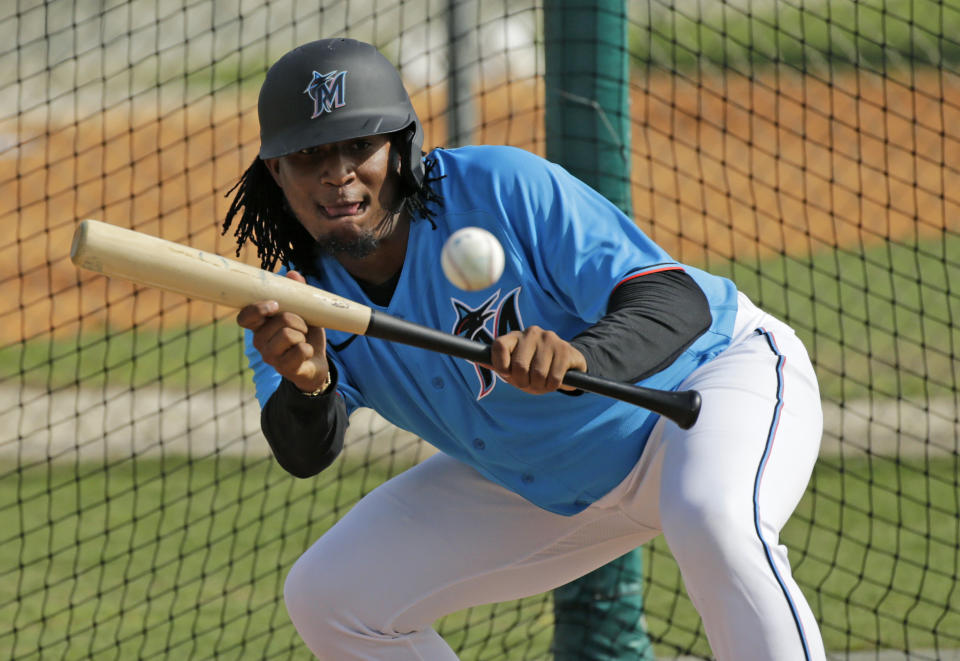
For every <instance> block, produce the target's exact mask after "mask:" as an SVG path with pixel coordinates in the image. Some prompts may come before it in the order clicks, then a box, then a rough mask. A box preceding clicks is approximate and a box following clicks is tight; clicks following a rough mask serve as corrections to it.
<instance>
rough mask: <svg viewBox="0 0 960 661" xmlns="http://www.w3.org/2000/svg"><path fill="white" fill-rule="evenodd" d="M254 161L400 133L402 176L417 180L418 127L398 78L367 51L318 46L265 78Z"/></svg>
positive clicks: (329, 43)
mask: <svg viewBox="0 0 960 661" xmlns="http://www.w3.org/2000/svg"><path fill="white" fill-rule="evenodd" d="M257 111H258V114H259V117H260V158H262V159H266V158H276V157H279V156H285V155H287V154H292V153H294V152H297V151H300V150H301V149H306V148H308V147H316V146H317V145H323V144H327V143H331V142H339V141H341V140H350V139H352V138H360V137H363V136H367V135H380V134H385V133H396V132H402V133H401V138H402V141H401V142H402V151H401V157H402V158H401V161H402V166H401V167H402V172H403V174H404V175H405V176H408V177H411V178H412V180H413V181H412V183H413V184H414V186H419V185H420V182H421V181H422V180H423V169H424V168H423V157H422V152H421V150H422V149H423V127H422V126H421V124H420V120H419V119H418V118H417V114H416V112H414V109H413V104H412V103H410V96H409V95H408V94H407V91H406V89H404V86H403V81H402V80H401V79H400V74H399V72H398V71H397V70H396V68H394V66H393V65H392V64H391V63H390V61H389V60H387V58H385V57H384V56H383V55H382V54H380V52H379V51H378V50H377V49H376V48H374V47H373V46H371V45H370V44H367V43H364V42H362V41H356V40H355V39H320V40H318V41H312V42H310V43H307V44H304V45H302V46H299V47H297V48H295V49H294V50H292V51H290V52H289V53H287V54H286V55H284V56H283V57H281V58H280V59H279V60H277V61H276V62H275V63H274V64H273V66H271V67H270V69H269V70H268V71H267V76H266V79H265V80H264V82H263V86H262V87H261V88H260V99H259V102H258V104H257Z"/></svg>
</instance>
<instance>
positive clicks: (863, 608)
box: [0, 456, 960, 660]
mask: <svg viewBox="0 0 960 661" xmlns="http://www.w3.org/2000/svg"><path fill="white" fill-rule="evenodd" d="M390 461H391V460H390V458H389V457H387V456H383V457H380V458H379V459H378V460H373V461H370V463H368V464H366V465H361V464H359V463H355V462H352V461H347V462H339V463H338V464H337V465H336V467H335V468H333V469H331V470H330V471H328V472H327V473H324V474H321V475H320V476H319V477H318V478H315V479H313V480H295V479H293V478H290V477H289V476H287V475H286V474H284V473H283V472H282V470H280V469H279V468H278V467H277V466H276V465H275V464H274V463H273V462H272V460H270V459H258V460H247V461H246V462H244V461H243V460H241V459H239V458H231V457H224V456H220V457H206V458H202V459H187V458H185V457H167V458H165V459H162V460H161V459H147V458H138V459H129V460H123V461H117V462H115V463H112V464H110V465H108V466H105V465H103V464H100V463H97V464H79V465H73V464H70V463H68V462H64V463H54V464H47V463H39V464H36V465H33V466H28V467H22V468H20V469H14V470H9V471H7V473H6V474H5V475H4V476H3V479H2V480H0V503H3V505H2V506H0V531H3V532H2V533H0V534H2V536H0V567H2V568H3V569H2V576H0V604H3V605H2V606H0V618H3V621H5V622H8V623H9V625H10V627H9V628H8V629H7V630H0V656H3V657H4V658H10V659H26V658H62V659H80V658H96V659H103V658H123V659H125V658H145V659H147V658H168V657H171V656H178V657H180V656H182V657H191V658H193V657H194V656H195V657H197V658H209V657H210V656H214V655H217V657H218V658H235V659H247V658H291V659H304V658H309V657H308V655H306V654H305V653H304V651H303V649H302V648H301V647H300V645H299V643H298V642H297V638H296V636H295V633H294V631H293V629H292V628H291V626H290V625H289V623H288V621H287V616H286V613H285V611H284V608H283V605H282V603H281V602H280V601H279V595H280V593H281V589H282V583H283V579H284V576H285V573H286V569H287V568H288V567H289V565H290V564H291V563H292V562H293V560H294V559H295V558H296V557H297V556H298V555H299V553H300V552H302V550H304V549H305V548H306V547H307V546H308V545H309V544H310V543H311V542H312V540H313V539H315V538H316V537H317V536H319V535H320V534H321V533H322V532H323V531H324V530H326V529H327V528H328V527H329V526H330V525H331V524H332V523H333V521H334V520H335V519H337V518H339V517H340V516H342V515H343V514H344V513H345V512H346V511H347V510H348V509H349V507H350V506H351V505H352V504H353V503H354V502H355V501H356V499H357V498H358V497H360V496H361V495H362V494H363V493H365V492H367V491H369V490H370V489H372V488H373V487H374V486H376V485H377V484H379V483H380V482H381V481H382V480H384V479H387V478H388V477H389V476H390V475H392V474H395V473H396V472H398V471H400V470H402V469H403V468H404V466H402V465H395V464H392V463H390ZM958 468H960V466H958V465H957V460H956V459H955V458H953V459H943V460H937V461H930V462H928V463H919V462H915V463H900V462H897V461H894V460H885V459H878V458H875V459H873V460H872V462H870V463H868V461H867V460H860V461H855V462H849V461H847V462H843V461H842V460H841V459H839V458H837V459H830V460H822V461H821V462H820V464H819V466H818V467H817V469H816V471H815V473H814V477H813V480H812V482H811V487H810V489H809V490H808V493H807V495H806V496H805V498H804V499H803V501H802V502H801V504H800V506H799V508H798V510H797V513H796V515H795V516H794V518H793V519H792V520H791V522H790V523H789V524H788V526H787V529H786V531H785V534H784V540H785V543H786V544H787V545H788V546H789V547H790V548H791V559H792V562H793V564H794V566H795V574H796V576H797V578H798V580H799V581H800V583H801V585H802V587H803V588H804V590H805V592H806V594H807V595H808V597H809V599H810V601H811V603H812V605H813V607H814V609H815V611H816V612H817V613H818V615H819V617H820V620H821V621H822V622H823V631H824V636H825V638H826V640H827V644H828V647H829V648H831V649H837V650H840V649H847V648H850V649H858V648H869V647H870V646H871V645H872V644H873V642H872V641H881V642H882V644H883V646H887V647H892V648H900V649H904V648H906V647H907V646H908V645H909V646H910V647H912V648H914V649H920V648H935V647H937V646H940V648H942V649H947V648H954V647H958V646H960V634H957V632H958V631H960V596H958V595H957V594H956V591H955V577H956V574H957V566H956V564H957V561H958V557H957V543H958V540H960V524H958V521H960V519H958V516H960V506H958V502H957V500H958V496H957V494H958V493H960V489H958V487H960V485H958V484H957V475H958ZM644 557H645V560H646V578H647V580H648V586H647V587H648V589H647V594H646V613H647V619H648V626H649V629H650V631H651V633H652V634H653V635H654V636H656V637H657V640H658V641H659V643H658V646H657V648H658V654H660V655H674V654H677V653H681V652H686V653H694V654H700V653H706V650H707V648H706V645H705V641H704V639H703V636H702V633H701V632H700V628H699V620H698V618H697V617H696V614H695V613H694V611H693V609H692V607H691V605H690V603H689V601H688V600H687V599H686V597H685V595H684V594H683V592H682V590H681V589H680V584H679V578H678V574H677V570H676V566H675V565H674V564H673V560H672V558H671V557H670V556H669V554H668V553H667V552H666V551H665V545H664V544H663V541H662V539H658V540H657V541H655V542H654V543H653V544H652V545H651V547H650V548H649V550H648V551H647V552H646V553H645V554H644ZM551 627H552V615H551V607H550V602H549V599H548V598H547V597H533V598H530V599H526V600H523V601H521V602H515V603H509V604H499V605H496V606H490V607H484V608H477V609H472V610H470V611H467V612H462V613H457V614H455V615H451V616H449V617H447V618H445V619H444V620H442V621H441V622H440V623H439V629H440V631H441V632H442V633H443V634H444V635H445V636H446V638H447V639H448V641H449V642H450V643H451V644H452V645H453V646H454V647H455V648H456V649H458V650H460V652H461V654H462V656H463V658H465V659H490V660H492V659H502V658H510V659H511V660H513V659H543V658H547V657H548V654H547V649H548V645H549V640H550V631H551Z"/></svg>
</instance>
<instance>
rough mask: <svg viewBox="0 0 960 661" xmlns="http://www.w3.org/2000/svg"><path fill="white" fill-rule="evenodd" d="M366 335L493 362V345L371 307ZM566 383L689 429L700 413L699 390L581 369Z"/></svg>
mask: <svg viewBox="0 0 960 661" xmlns="http://www.w3.org/2000/svg"><path fill="white" fill-rule="evenodd" d="M364 334H365V335H368V336H370V337H376V338H380V339H383V340H390V341H391V342H399V343H400V344H407V345H410V346H414V347H420V348H421V349H429V350H430V351H439V352H440V353H445V354H448V355H450V356H455V357H457V358H463V359H464V360H469V361H471V362H474V363H483V364H486V365H489V364H490V346H489V345H487V344H484V343H483V342H476V341H474V340H468V339H467V338H465V337H459V336H457V335H453V334H451V333H444V332H443V331H438V330H436V329H433V328H429V327H427V326H422V325H420V324H415V323H412V322H409V321H405V320H403V319H400V318H398V317H394V316H392V315H389V314H386V313H385V312H378V311H377V310H372V311H371V315H370V324H369V325H368V326H367V330H366V333H364ZM563 383H564V384H565V385H568V386H573V387H574V388H579V389H580V390H585V391H587V392H592V393H595V394H598V395H605V396H607V397H613V398H614V399H619V400H621V401H624V402H628V403H630V404H635V405H637V406H640V407H643V408H645V409H648V410H650V411H653V412H654V413H659V414H660V415H663V416H664V417H667V418H669V419H670V420H673V421H674V422H675V423H677V425H678V426H680V428H682V429H690V427H692V426H693V425H694V423H695V422H696V421H697V417H698V416H699V415H700V393H698V392H697V391H696V390H681V391H671V390H656V389H653V388H644V387H642V386H635V385H632V384H629V383H619V382H617V381H611V380H609V379H604V378H601V377H598V376H592V375H590V374H587V373H585V372H580V371H578V370H570V371H568V372H567V374H566V376H564V377H563Z"/></svg>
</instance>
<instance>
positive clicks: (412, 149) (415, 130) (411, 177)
mask: <svg viewBox="0 0 960 661" xmlns="http://www.w3.org/2000/svg"><path fill="white" fill-rule="evenodd" d="M399 138H400V139H399V144H398V145H397V146H398V148H399V149H398V151H399V152H400V177H401V179H403V181H404V183H405V184H407V185H408V186H410V188H411V189H412V190H416V189H418V188H420V186H421V185H422V184H423V176H424V168H423V152H422V149H423V128H421V126H420V122H414V123H413V124H411V125H410V126H409V127H407V128H406V129H404V130H403V131H401V132H400V135H399Z"/></svg>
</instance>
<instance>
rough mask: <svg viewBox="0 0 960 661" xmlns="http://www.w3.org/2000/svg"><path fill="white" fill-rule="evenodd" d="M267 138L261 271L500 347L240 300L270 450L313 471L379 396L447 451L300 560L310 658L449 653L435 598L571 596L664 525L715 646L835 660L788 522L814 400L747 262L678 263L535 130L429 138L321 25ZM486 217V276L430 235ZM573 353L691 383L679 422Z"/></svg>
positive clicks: (391, 87)
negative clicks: (486, 359)
mask: <svg viewBox="0 0 960 661" xmlns="http://www.w3.org/2000/svg"><path fill="white" fill-rule="evenodd" d="M259 117H260V126H261V146H260V153H259V157H258V158H257V159H255V161H254V162H253V164H252V165H251V166H250V168H249V169H248V170H247V172H246V173H245V174H244V176H243V178H242V179H241V181H240V183H239V184H238V187H237V188H236V195H235V197H234V200H233V204H232V206H231V208H230V211H229V213H228V215H227V218H226V221H225V223H224V231H227V230H228V229H229V228H230V227H231V226H232V225H233V223H234V222H236V226H235V232H236V237H237V240H238V244H239V245H243V243H244V242H245V241H248V240H249V241H251V242H252V243H253V244H254V245H256V246H257V250H258V255H259V257H260V259H261V261H262V265H263V267H264V268H268V269H273V268H275V267H277V266H280V267H282V268H283V269H284V270H285V271H286V274H287V276H288V277H290V278H293V279H295V280H298V281H306V282H307V283H309V284H311V285H315V286H317V287H320V288H323V289H325V290H328V291H332V292H335V293H337V294H340V295H342V296H344V297H347V298H350V299H354V300H357V301H360V302H362V303H364V304H367V305H369V306H371V307H373V308H374V309H382V310H384V311H386V312H387V313H389V314H391V315H395V316H397V317H401V318H405V319H407V320H409V321H413V322H416V323H419V324H423V325H426V326H430V327H433V328H439V329H442V330H446V331H450V332H452V333H456V334H459V335H462V336H464V337H469V338H471V339H477V340H482V341H484V342H488V343H490V345H491V362H490V364H489V365H474V364H471V363H469V362H467V361H463V360H460V359H456V358H452V357H449V356H446V355H442V354H439V353H433V352H428V351H424V350H422V349H418V348H414V347H408V346H405V345H400V344H395V343H390V342H386V341H383V340H378V339H372V338H367V337H363V336H356V335H349V334H346V333H343V332H335V331H331V330H324V329H323V328H318V327H314V326H309V325H307V324H306V323H305V322H304V321H303V319H302V318H300V317H298V316H296V315H294V314H291V313H288V312H283V311H280V310H278V306H277V304H276V302H274V301H261V302H259V303H257V304H254V305H250V306H247V307H246V308H244V309H243V310H241V311H240V313H239V314H238V318H237V319H238V323H239V324H240V325H241V326H242V327H244V328H245V329H246V331H245V337H246V340H247V355H248V357H249V360H250V366H251V367H252V370H253V374H254V381H255V384H256V395H257V398H258V400H259V402H260V404H261V406H262V428H263V432H264V435H265V436H266V438H267V440H268V442H269V443H270V446H271V448H272V450H273V453H274V455H275V457H276V459H277V461H278V462H279V463H280V464H281V465H282V466H283V467H284V468H285V469H286V470H288V471H289V472H290V473H292V474H293V475H296V476H299V477H309V476H312V475H315V474H316V473H318V472H319V471H321V470H323V469H324V468H326V467H327V466H328V465H330V463H331V462H332V461H334V459H335V458H336V456H337V454H338V452H339V451H340V449H341V447H342V444H343V434H344V429H345V428H346V426H347V421H348V416H349V415H350V413H351V412H352V411H354V410H355V409H357V408H359V407H362V406H366V407H370V408H373V409H375V410H376V411H378V412H379V413H380V414H381V415H382V416H383V417H384V418H386V419H387V420H389V421H390V422H392V423H394V424H396V425H397V426H399V427H401V428H404V429H407V430H409V431H411V432H413V433H415V434H417V435H419V436H420V437H422V438H423V439H425V440H426V441H428V442H429V443H431V444H433V445H434V446H436V447H437V448H438V449H439V450H440V452H439V453H437V454H436V455H434V456H433V457H431V458H430V459H428V460H426V461H424V462H423V463H421V464H419V465H417V466H416V467H414V468H412V469H410V470H408V471H406V472H404V473H403V474H401V475H398V476H397V477H395V478H393V479H391V480H389V481H388V482H386V483H385V484H383V485H381V486H380V487H378V488H377V489H376V490H374V491H373V492H372V493H370V494H369V495H367V496H366V497H364V498H363V499H362V500H361V501H360V502H359V503H357V504H356V506H354V507H353V509H352V510H351V511H350V512H349V513H348V514H347V515H346V516H344V517H343V518H342V519H341V520H340V521H339V522H338V523H336V524H335V525H334V526H333V527H332V528H331V529H330V530H329V531H328V532H327V533H326V534H324V535H323V536H322V537H321V538H320V539H319V540H318V541H317V542H316V543H315V544H314V545H313V546H311V547H310V548H309V549H307V551H306V552H305V553H304V554H303V555H302V556H301V557H300V559H299V560H298V561H297V562H296V563H295V565H294V566H293V567H292V569H291V570H290V573H289V575H288V578H287V581H286V585H285V589H284V598H285V601H286V605H287V609H288V612H289V614H290V617H291V618H292V620H293V623H294V625H295V627H296V629H297V631H298V632H299V634H300V636H301V637H302V638H303V640H304V642H305V643H306V645H307V646H308V647H309V648H310V650H311V651H312V652H313V653H314V654H315V655H316V656H317V657H319V658H321V659H333V660H336V661H343V660H346V659H377V660H389V661H400V660H407V659H410V660H413V659H418V660H424V659H426V660H429V661H442V660H444V659H455V658H456V657H455V655H454V653H453V651H452V650H451V649H450V647H449V646H448V645H447V644H446V643H445V642H444V641H443V639H442V638H441V637H440V636H439V635H438V634H437V633H436V631H435V630H434V629H433V628H432V623H433V622H434V621H435V620H436V619H437V618H439V617H441V616H443V615H445V614H448V613H451V612H454V611H458V610H461V609H464V608H467V607H471V606H475V605H478V604H483V603H490V602H497V601H505V600H512V599H517V598H521V597H525V596H529V595H533V594H537V593H541V592H545V591H548V590H551V589H553V588H556V587H558V586H560V585H562V584H565V583H567V582H569V581H572V580H574V579H576V578H578V577H580V576H582V575H584V574H586V573H587V572H589V571H591V570H593V569H596V568H597V567H600V566H602V565H604V564H606V563H607V562H609V561H611V560H613V559H614V558H617V557H619V556H620V555H622V554H624V553H626V552H628V551H630V550H631V549H633V548H636V547H637V546H639V545H641V544H643V543H644V542H647V541H648V540H650V539H653V538H654V537H655V536H657V535H660V534H661V533H662V534H663V535H664V536H665V538H666V541H667V543H668V544H669V546H670V549H671V552H672V553H673V555H674V557H675V558H676V561H677V563H678V565H679V567H680V570H681V572H682V575H683V580H684V584H685V587H686V589H687V592H688V593H689V595H690V598H691V599H692V601H693V603H694V605H695V606H696V608H697V610H698V612H699V614H700V616H701V617H702V619H703V623H704V626H705V629H706V633H707V637H708V639H709V642H710V645H711V647H712V649H713V652H714V654H715V655H716V657H717V658H718V659H721V660H730V661H745V660H757V661H761V660H764V661H769V660H782V661H794V660H800V659H807V660H809V659H824V658H825V654H824V649H823V643H822V641H821V637H820V633H819V630H818V626H817V622H816V621H815V619H814V616H813V613H812V612H811V610H810V608H809V606H808V604H807V602H806V600H805V599H804V596H803V594H802V593H801V592H800V590H799V588H798V586H797V584H796V583H795V581H794V579H793V578H792V576H791V570H790V565H789V563H788V560H787V551H786V549H785V548H784V547H783V546H781V545H780V544H779V542H778V535H779V532H780V530H781V529H782V528H783V525H784V524H785V522H786V521H787V519H788V518H789V516H790V515H791V513H792V512H793V510H794V508H795V507H796V505H797V503H798V501H799V500H800V497H801V495H802V494H803V492H804V489H805V487H806V484H807V481H808V479H809V476H810V473H811V470H812V467H813V464H814V461H815V459H816V456H817V451H818V447H819V441H820V434H821V428H822V416H821V409H820V399H819V393H818V386H817V382H816V377H815V375H814V371H813V369H812V367H811V364H810V361H809V359H808V357H807V354H806V351H805V350H804V347H803V346H802V344H801V342H800V341H799V340H798V339H797V337H796V335H795V334H794V332H793V331H792V330H791V329H790V328H789V327H788V326H786V325H785V324H784V323H782V322H781V321H778V320H777V319H775V318H773V317H771V316H769V315H767V314H765V313H764V312H763V311H762V310H760V309H758V308H757V307H756V306H755V305H754V304H752V303H751V302H750V301H749V300H748V299H747V297H746V296H744V295H743V294H742V293H739V292H738V291H737V289H736V287H735V286H734V284H733V283H732V282H730V281H729V280H726V279H724V278H720V277H716V276H713V275H710V274H708V273H705V272H703V271H701V270H698V269H696V268H693V267H691V266H688V265H684V264H680V263H678V262H677V261H676V260H674V259H673V258H671V257H670V256H669V255H668V254H667V253H666V252H664V251H663V250H662V249H661V248H660V247H659V246H658V245H656V244H655V243H654V242H653V241H651V240H650V238H649V237H647V236H645V235H644V234H643V233H642V232H641V231H640V230H639V229H638V228H637V227H636V226H635V225H634V224H633V223H632V222H631V221H630V220H629V219H628V218H627V217H626V216H624V214H623V213H621V212H620V211H619V210H618V209H617V208H616V207H615V206H614V205H613V204H611V203H609V202H608V201H607V200H605V199H604V198H603V197H601V196H600V195H599V194H597V193H596V192H594V191H593V190H592V189H590V188H589V187H588V186H586V185H584V184H583V183H582V182H580V181H578V180H576V179H575V178H574V177H572V176H571V175H569V174H568V173H567V172H566V171H564V170H563V169H562V168H560V167H558V166H556V165H555V164H551V163H549V162H547V161H545V160H543V159H541V158H539V157H537V156H535V155H533V154H530V153H527V152H525V151H522V150H520V149H515V148H510V147H501V146H472V147H463V148H459V149H451V150H444V149H436V150H434V151H432V152H431V153H429V154H427V155H424V154H423V153H422V151H421V149H422V144H423V131H422V128H421V124H420V122H419V121H418V119H417V117H416V114H415V113H414V110H413V107H412V105H411V103H410V100H409V98H408V96H407V93H406V91H405V90H404V88H403V85H402V82H401V80H400V77H399V75H398V72H397V71H396V70H395V69H394V67H393V66H392V65H391V64H390V63H389V62H388V61H387V60H386V59H385V58H384V57H383V56H382V55H380V54H379V53H378V52H377V51H376V50H375V49H374V48H373V47H372V46H370V45H368V44H365V43H362V42H358V41H353V40H349V39H326V40H320V41H315V42H312V43H308V44H305V45H303V46H300V47H298V48H296V49H294V50H292V51H291V52H289V53H287V54H286V55H284V56H283V57H282V58H280V60H278V61H277V62H276V63H275V64H274V65H273V66H272V67H271V69H270V70H269V71H268V72H267V76H266V79H265V81H264V83H263V86H262V88H261V92H260V98H259ZM466 226H477V227H482V228H484V229H487V230H489V231H490V232H492V233H493V234H494V235H495V236H496V237H497V238H498V240H499V241H500V243H501V244H502V245H503V248H504V250H505V253H506V266H505V268H504V272H503V276H502V277H501V279H500V280H499V282H497V283H496V284H495V285H494V286H493V287H491V288H489V289H488V290H483V291H479V292H464V291H461V290H459V289H456V288H455V287H454V286H453V285H451V284H450V283H449V282H447V280H446V279H445V278H444V275H443V273H442V271H441V268H440V251H441V248H442V246H443V244H444V242H445V240H446V239H447V237H449V236H450V235H451V234H452V233H453V232H454V231H455V230H457V229H459V228H461V227H466ZM569 369H577V370H583V371H586V372H588V373H590V374H597V375H601V376H604V377H608V378H611V379H615V380H619V381H625V382H631V383H639V384H642V385H644V386H650V387H654V388H661V389H677V388H683V389H687V388H692V389H696V390H698V391H700V393H701V395H702V398H703V407H702V410H701V413H700V418H699V421H698V422H697V423H696V425H694V426H693V427H692V429H690V430H686V431H685V430H682V429H680V428H679V427H677V426H676V425H675V424H673V423H671V422H669V421H667V420H665V419H663V418H661V417H660V416H658V415H656V414H653V413H651V412H649V411H647V410H644V409H642V408H639V407H636V406H632V405H629V404H626V403H623V402H620V401H617V400H614V399H610V398H605V397H601V396H598V395H594V394H590V393H581V392H577V391H570V390H568V389H567V387H566V386H562V385H561V379H562V378H563V375H564V374H565V373H566V371H567V370H569Z"/></svg>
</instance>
